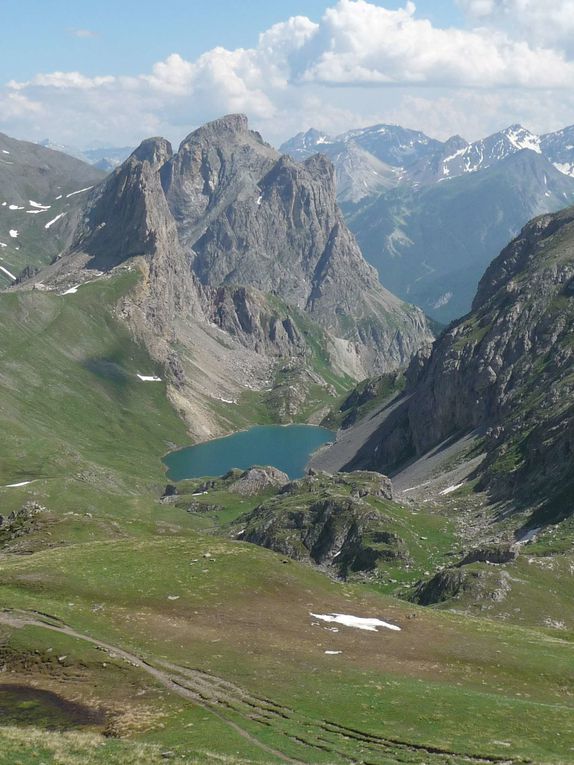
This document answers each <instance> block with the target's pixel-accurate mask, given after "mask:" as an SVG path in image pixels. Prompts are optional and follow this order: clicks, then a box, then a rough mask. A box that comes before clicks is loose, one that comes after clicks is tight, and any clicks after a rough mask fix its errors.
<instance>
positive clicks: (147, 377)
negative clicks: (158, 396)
mask: <svg viewBox="0 0 574 765" xmlns="http://www.w3.org/2000/svg"><path fill="white" fill-rule="evenodd" d="M137 376H138V377H139V379H140V380H141V381H142V382H161V377H156V375H140V374H139V372H138V375H137Z"/></svg>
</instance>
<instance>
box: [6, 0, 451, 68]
mask: <svg viewBox="0 0 574 765" xmlns="http://www.w3.org/2000/svg"><path fill="white" fill-rule="evenodd" d="M375 4H376V5H380V6H385V7H386V8H400V7H401V6H402V5H404V3H403V2H402V1H397V2H393V1H392V0H389V2H384V3H381V2H377V3H375ZM329 5H332V3H329V2H327V1H326V0H281V2H276V1H275V2H273V0H241V1H240V2H238V1H237V0H235V1H234V2H230V0H209V1H208V2H205V1H204V0H166V1H165V2H163V3H158V2H155V0H154V2H152V1H151V0H139V2H138V1H137V0H121V2H118V0H96V1H95V2H86V0H48V1H47V0H26V2H25V3H18V2H16V3H3V6H4V7H3V8H2V28H3V31H4V34H3V35H2V44H1V46H0V72H2V75H3V79H6V80H11V79H18V80H20V79H28V78H30V77H32V76H33V75H34V74H36V73H37V72H49V71H54V70H62V71H66V70H76V69H77V70H79V71H82V72H84V73H85V74H88V75H92V76H93V75H97V74H108V73H116V74H119V73H122V74H134V75H135V74H139V73H140V72H142V71H146V70H147V69H149V68H150V67H151V66H152V64H153V63H154V62H156V61H159V60H161V59H163V58H165V57H166V56H168V55H169V54H170V53H174V52H177V53H180V54H181V55H182V56H185V57H186V58H190V57H197V56H199V55H200V54H201V53H203V52H204V51H206V50H209V49H210V48H215V47H216V46H223V47H225V48H230V49H232V48H239V47H251V46H253V45H255V44H256V43H257V37H258V35H259V33H260V32H262V31H264V30H265V29H267V28H269V27H270V26H271V25H272V24H275V23H277V22H279V21H283V20H284V19H286V18H288V17H289V16H297V15H304V16H309V18H311V19H313V20H318V19H319V18H320V17H321V15H322V14H323V12H324V11H325V9H326V8H327V7H328V6H329ZM48 6H49V10H48ZM417 9H418V10H419V12H420V13H421V14H424V15H425V16H428V17H429V18H431V19H432V20H433V21H434V22H435V23H437V24H440V25H449V24H456V23H460V21H461V14H460V11H459V9H458V8H457V7H456V6H455V4H454V3H453V2H452V1H451V0H423V1H422V2H418V3H417ZM73 30H75V31H77V30H86V31H89V32H93V33H94V34H95V36H94V37H75V36H74V35H73V34H72V31H73ZM23 41H24V43H25V44H23Z"/></svg>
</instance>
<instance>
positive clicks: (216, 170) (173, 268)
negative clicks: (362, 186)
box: [33, 115, 431, 434]
mask: <svg viewBox="0 0 574 765" xmlns="http://www.w3.org/2000/svg"><path fill="white" fill-rule="evenodd" d="M134 265H137V267H138V268H139V270H140V271H141V273H142V275H143V276H142V278H141V279H140V281H139V283H138V286H137V287H136V289H135V290H132V292H131V293H130V294H129V295H128V297H127V298H126V299H125V300H124V301H123V304H122V306H121V309H120V314H121V317H122V318H123V319H124V320H126V321H128V322H129V324H130V326H131V327H132V330H133V331H134V332H135V334H136V335H137V336H138V337H140V338H141V339H142V341H143V342H144V343H145V344H146V345H147V347H148V349H149V350H150V352H151V354H152V356H153V357H154V359H155V360H157V361H158V362H160V363H162V364H163V365H164V366H165V367H166V369H167V376H168V378H169V381H170V383H171V384H172V386H173V389H172V396H173V398H174V402H175V403H176V404H177V406H178V408H180V409H182V410H184V411H187V413H188V421H190V423H193V424H194V427H196V426H197V417H195V419H194V417H193V412H197V411H198V408H199V406H200V401H199V399H200V398H202V397H203V398H204V397H205V395H206V393H207V394H208V395H210V396H211V397H212V398H215V399H216V400H217V399H219V400H222V401H229V400H233V399H234V397H235V395H237V393H238V392H240V391H241V389H246V388H247V389H261V388H263V387H264V386H266V385H269V382H270V378H271V379H272V378H273V377H274V375H275V371H274V368H275V364H276V363H277V362H278V360H288V361H289V364H291V365H293V364H294V366H295V367H296V368H297V375H298V378H299V380H298V381H296V382H295V383H294V384H293V386H292V387H293V389H294V390H296V389H297V387H298V384H299V383H300V385H299V387H302V388H304V389H308V388H309V386H312V385H320V386H324V387H325V388H326V387H327V386H328V383H327V382H326V381H325V380H324V379H323V378H321V376H320V375H319V377H318V379H317V374H316V372H315V370H316V369H317V368H319V367H322V368H325V367H327V368H330V369H331V370H334V371H335V372H336V373H337V374H339V375H340V376H343V375H348V376H350V377H354V378H355V379H360V378H363V377H365V376H366V375H368V374H371V373H373V372H376V371H381V370H387V369H391V370H392V369H396V368H398V367H400V366H402V365H405V364H406V363H407V362H408V360H409V359H410V357H411V356H412V354H413V353H414V352H415V351H416V350H417V349H418V348H419V347H420V345H421V344H422V343H424V342H426V341H428V340H429V338H430V336H431V335H430V331H429V329H428V326H427V324H426V320H425V318H424V316H423V314H422V313H421V312H420V311H419V310H418V309H415V308H413V307H410V306H407V305H405V304H404V303H402V301H400V300H398V299H397V298H395V297H394V296H393V295H391V294H390V293H388V292H387V291H386V290H385V289H384V288H383V287H382V286H381V285H380V284H379V282H378V279H377V276H376V273H375V271H374V269H372V268H371V267H370V266H368V265H367V263H366V262H365V261H364V260H363V258H362V256H361V253H360V251H359V249H358V247H357V245H356V243H355V240H354V239H353V236H352V235H351V234H350V232H349V230H348V229H347V228H346V226H345V224H344V223H343V220H342V218H341V215H340V213H339V210H338V208H337V205H336V200H335V187H334V171H333V167H332V165H331V163H330V162H329V161H328V160H327V159H325V158H324V157H319V156H316V157H313V158H310V159H309V160H307V161H306V162H305V163H304V164H302V165H301V164H297V163H296V162H294V161H293V160H291V159H289V158H288V157H282V156H280V155H279V154H278V153H277V152H276V151H275V150H274V149H272V148H271V147H270V146H268V145H267V144H266V143H264V141H263V140H262V139H261V137H260V136H259V134H258V133H255V132H253V131H250V130H249V128H248V125H247V120H246V118H245V117H243V116H241V115H230V116H228V117H225V118H222V119H220V120H216V121H215V122H212V123H209V124H208V125H205V126H204V127H202V128H200V129H199V130H196V131H194V132H193V133H191V135H189V136H188V137H187V138H186V139H185V140H184V141H183V142H182V144H181V146H180V148H179V150H178V151H177V152H175V153H174V152H173V149H172V147H171V146H170V144H169V143H168V142H167V141H166V140H164V139H162V138H152V139H148V140H147V141H144V142H143V143H142V144H141V146H139V147H138V148H137V149H136V150H135V151H134V152H133V154H132V155H131V156H130V157H129V158H128V159H127V160H126V161H125V162H124V163H123V165H121V167H119V168H118V169H117V170H115V171H114V172H113V173H112V174H111V175H110V176H109V177H108V178H107V179H106V180H105V181H104V182H103V183H102V184H101V185H99V186H98V187H97V188H95V189H94V190H93V191H92V192H91V193H90V195H89V196H88V198H87V204H86V207H85V211H84V217H83V220H82V222H81V223H80V225H79V226H78V228H77V229H76V232H75V237H74V242H73V245H72V247H71V249H70V250H69V252H68V253H67V254H66V255H64V256H63V257H62V258H60V259H59V260H58V262H57V263H55V264H54V265H53V266H51V267H50V268H49V269H47V270H45V271H44V272H42V273H41V274H40V275H38V276H36V277H33V281H36V282H37V281H40V280H43V281H44V282H47V283H51V284H57V285H64V284H70V283H77V281H78V280H82V279H87V278H90V276H89V274H90V272H92V273H93V271H94V270H96V271H97V272H98V273H100V272H109V271H110V270H112V269H114V268H118V267H120V268H124V267H127V268H133V267H134ZM72 280H74V281H73V282H72ZM301 381H302V382H301ZM290 383H291V381H290ZM304 399H305V394H304V393H303V394H302V395H299V394H298V395H297V402H296V407H298V408H301V407H302V405H303V404H302V402H301V400H304ZM288 409H289V411H288V412H287V411H286V412H285V416H286V417H289V416H292V413H291V407H288ZM201 428H203V430H204V431H211V432H213V424H209V423H203V424H202V425H201V426H197V428H196V430H197V432H198V434H201Z"/></svg>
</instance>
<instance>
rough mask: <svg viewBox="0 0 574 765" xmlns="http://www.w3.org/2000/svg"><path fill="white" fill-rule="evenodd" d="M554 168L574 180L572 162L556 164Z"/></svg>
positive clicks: (573, 165)
mask: <svg viewBox="0 0 574 765" xmlns="http://www.w3.org/2000/svg"><path fill="white" fill-rule="evenodd" d="M554 167H555V168H556V169H557V170H559V171H560V172H561V173H563V174H564V175H569V176H570V177H571V178H574V163H572V162H554Z"/></svg>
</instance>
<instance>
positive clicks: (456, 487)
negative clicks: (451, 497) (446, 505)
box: [439, 482, 464, 497]
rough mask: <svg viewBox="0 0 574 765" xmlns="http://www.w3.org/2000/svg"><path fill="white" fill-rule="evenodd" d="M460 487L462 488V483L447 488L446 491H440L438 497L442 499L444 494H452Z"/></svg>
mask: <svg viewBox="0 0 574 765" xmlns="http://www.w3.org/2000/svg"><path fill="white" fill-rule="evenodd" d="M461 486H464V482H463V483H457V484H456V485H454V486H449V487H447V488H446V489H443V490H442V491H439V496H440V497H444V496H445V495H446V494H452V493H453V491H456V490H457V489H460V487H461Z"/></svg>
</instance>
